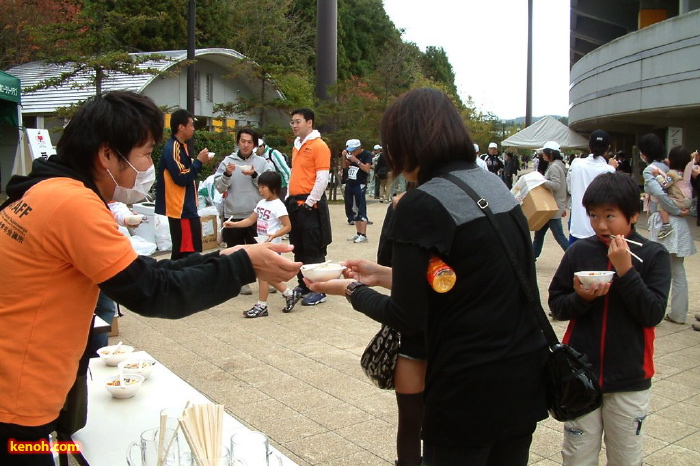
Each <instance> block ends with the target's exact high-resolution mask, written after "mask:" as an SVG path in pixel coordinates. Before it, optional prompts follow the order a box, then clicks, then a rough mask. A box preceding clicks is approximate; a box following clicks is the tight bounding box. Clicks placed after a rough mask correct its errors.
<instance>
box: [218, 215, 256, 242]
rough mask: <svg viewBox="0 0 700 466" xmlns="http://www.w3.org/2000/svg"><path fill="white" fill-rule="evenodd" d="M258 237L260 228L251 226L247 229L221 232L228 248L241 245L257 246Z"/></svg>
mask: <svg viewBox="0 0 700 466" xmlns="http://www.w3.org/2000/svg"><path fill="white" fill-rule="evenodd" d="M238 220H242V219H233V220H231V221H232V222H237V221H238ZM256 236H258V226H257V225H251V226H249V227H245V228H224V229H223V230H222V231H221V238H223V240H224V242H225V243H226V246H228V247H229V248H230V247H232V246H238V245H239V244H255V243H256V241H255V237H256Z"/></svg>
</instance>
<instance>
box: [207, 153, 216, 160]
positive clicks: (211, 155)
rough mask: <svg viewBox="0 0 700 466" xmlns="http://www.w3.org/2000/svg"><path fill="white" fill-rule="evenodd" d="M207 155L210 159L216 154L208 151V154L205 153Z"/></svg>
mask: <svg viewBox="0 0 700 466" xmlns="http://www.w3.org/2000/svg"><path fill="white" fill-rule="evenodd" d="M207 155H209V160H211V159H213V158H214V156H215V155H216V152H209V154H207Z"/></svg>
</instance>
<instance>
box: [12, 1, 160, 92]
mask: <svg viewBox="0 0 700 466" xmlns="http://www.w3.org/2000/svg"><path fill="white" fill-rule="evenodd" d="M111 6H112V2H111V1H110V0H92V1H90V2H86V3H85V5H84V7H83V9H82V10H80V11H79V12H78V13H77V14H76V15H75V17H74V18H73V21H72V22H71V23H57V24H48V25H40V26H36V27H34V28H31V30H32V31H33V32H34V33H35V36H36V37H37V38H38V39H37V41H36V43H37V45H39V47H40V50H41V51H40V52H39V53H38V54H37V58H39V59H42V60H44V61H45V62H47V63H52V64H56V65H63V66H64V67H65V68H66V71H65V72H63V73H61V74H60V75H59V76H57V77H55V78H48V79H45V80H44V81H42V82H40V83H39V84H37V85H35V86H32V87H30V88H27V89H26V90H25V91H32V90H36V89H42V88H47V87H53V86H60V85H63V84H65V83H66V82H68V81H71V80H73V79H74V78H79V79H76V80H75V81H73V82H74V85H77V86H80V87H88V86H91V85H94V86H95V95H98V96H99V95H101V94H102V84H103V82H104V80H105V79H106V78H107V77H108V76H109V75H110V74H111V73H114V72H118V73H123V74H128V75H139V74H146V73H153V74H156V73H158V70H156V69H152V68H148V67H145V66H142V65H143V64H144V63H146V62H147V61H149V60H159V59H164V58H165V57H164V56H163V55H157V54H142V55H138V56H134V55H129V53H128V52H126V51H124V48H123V45H122V44H121V43H119V42H118V41H117V40H116V38H115V37H116V35H115V28H117V27H118V26H119V25H120V24H123V23H125V22H127V21H129V22H133V23H134V24H139V23H140V24H143V23H146V22H147V21H149V20H151V19H152V18H151V17H149V16H145V15H138V16H125V15H124V14H122V13H120V12H116V11H114V10H113V9H111Z"/></svg>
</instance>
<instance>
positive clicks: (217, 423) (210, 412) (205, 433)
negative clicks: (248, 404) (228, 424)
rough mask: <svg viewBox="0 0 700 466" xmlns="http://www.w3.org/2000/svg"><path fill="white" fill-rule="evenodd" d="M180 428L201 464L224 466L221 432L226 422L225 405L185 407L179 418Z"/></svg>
mask: <svg viewBox="0 0 700 466" xmlns="http://www.w3.org/2000/svg"><path fill="white" fill-rule="evenodd" d="M179 422H180V428H181V429H182V432H184V434H185V439H186V440H187V443H188V444H189V445H190V450H192V455H193V456H194V457H195V458H197V459H198V465H199V466H223V465H220V464H219V456H220V455H221V446H222V445H221V434H222V432H223V430H222V429H223V424H224V407H223V405H213V404H206V405H195V406H192V407H189V408H185V410H184V411H183V412H182V417H180V419H179Z"/></svg>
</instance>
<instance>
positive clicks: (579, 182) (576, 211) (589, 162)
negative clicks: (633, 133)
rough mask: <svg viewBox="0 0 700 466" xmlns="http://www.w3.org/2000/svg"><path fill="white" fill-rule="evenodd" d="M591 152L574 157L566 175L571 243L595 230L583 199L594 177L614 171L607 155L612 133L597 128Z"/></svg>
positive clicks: (592, 134)
mask: <svg viewBox="0 0 700 466" xmlns="http://www.w3.org/2000/svg"><path fill="white" fill-rule="evenodd" d="M588 150H589V151H590V154H589V155H588V157H585V158H578V159H574V160H573V162H571V166H570V167H569V172H568V173H567V175H566V185H567V188H568V190H569V193H570V194H571V224H570V225H569V244H573V243H574V242H575V241H576V240H578V239H581V238H588V237H589V236H593V235H594V234H595V231H593V227H592V226H591V222H590V220H589V219H588V212H587V211H586V209H585V208H584V207H583V204H582V203H581V200H582V199H583V193H585V192H586V188H588V185H589V184H591V181H593V178H595V177H596V176H598V175H600V174H601V173H606V172H614V171H615V167H613V166H612V165H608V161H607V155H608V151H609V150H610V135H609V134H608V133H606V132H605V131H603V130H602V129H597V130H595V131H593V132H592V133H591V135H590V136H589V138H588Z"/></svg>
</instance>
